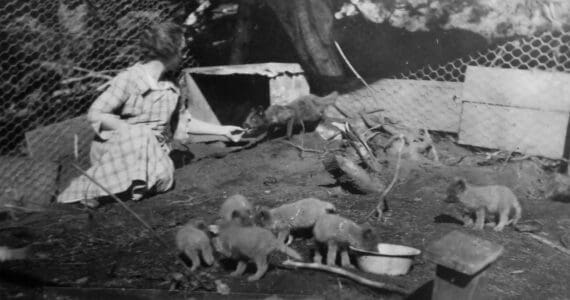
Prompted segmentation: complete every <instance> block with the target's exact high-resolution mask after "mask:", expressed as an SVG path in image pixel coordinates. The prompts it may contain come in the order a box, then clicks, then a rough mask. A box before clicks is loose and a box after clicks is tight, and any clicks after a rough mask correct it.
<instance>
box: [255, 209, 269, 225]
mask: <svg viewBox="0 0 570 300" xmlns="http://www.w3.org/2000/svg"><path fill="white" fill-rule="evenodd" d="M270 221H271V212H270V211H269V208H266V207H260V208H259V209H258V212H257V214H256V215H255V222H256V223H258V224H261V225H265V224H267V223H269V222H270Z"/></svg>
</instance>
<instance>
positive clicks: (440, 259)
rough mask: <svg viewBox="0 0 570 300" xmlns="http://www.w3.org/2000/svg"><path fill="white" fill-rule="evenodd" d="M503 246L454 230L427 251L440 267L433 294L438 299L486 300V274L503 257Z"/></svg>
mask: <svg viewBox="0 0 570 300" xmlns="http://www.w3.org/2000/svg"><path fill="white" fill-rule="evenodd" d="M502 252H503V246H501V245H497V244H495V243H491V242H489V241H486V240H483V239H480V238H477V237H474V236H470V235H467V234H465V233H463V232H460V231H453V232H451V233H449V234H447V235H446V236H444V237H443V238H441V239H439V240H437V241H435V242H433V243H432V244H430V245H429V246H428V247H427V249H426V258H427V259H428V260H430V261H432V262H434V263H436V264H437V268H436V272H435V279H434V285H433V291H432V299H434V300H448V299H449V300H455V299H464V300H474V299H486V298H488V297H487V296H488V295H484V294H485V292H484V291H485V288H484V287H485V285H486V283H485V280H484V279H485V273H486V270H487V268H488V267H489V266H490V265H491V264H492V263H493V262H494V261H495V260H497V258H498V257H499V256H500V255H501V254H502Z"/></svg>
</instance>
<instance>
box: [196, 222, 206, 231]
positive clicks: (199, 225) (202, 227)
mask: <svg viewBox="0 0 570 300" xmlns="http://www.w3.org/2000/svg"><path fill="white" fill-rule="evenodd" d="M196 228H198V229H200V230H207V229H208V226H207V225H206V222H204V221H203V220H199V221H197V222H196Z"/></svg>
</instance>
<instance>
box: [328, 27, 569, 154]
mask: <svg viewBox="0 0 570 300" xmlns="http://www.w3.org/2000/svg"><path fill="white" fill-rule="evenodd" d="M569 46H570V32H569V31H560V32H549V31H547V32H543V33H541V34H538V35H536V36H532V37H525V38H520V39H513V40H511V41H508V42H505V43H503V44H500V45H497V46H495V47H493V48H490V49H487V50H485V51H481V52H477V53H474V54H472V55H469V56H467V57H463V58H459V59H455V60H452V61H450V62H448V63H446V64H443V65H440V66H429V65H428V66H426V67H424V68H422V69H420V70H416V71H413V72H409V73H402V74H399V75H398V76H394V77H393V78H392V79H383V80H379V81H377V82H374V83H371V84H370V87H371V89H370V90H368V89H360V90H357V91H355V92H351V93H349V94H346V95H343V96H341V98H340V100H339V101H338V102H337V107H338V108H339V110H340V111H342V112H343V114H348V115H351V116H358V115H359V114H360V113H363V112H364V113H374V112H377V114H378V115H382V116H386V117H388V118H389V119H391V120H393V121H397V122H399V123H401V124H403V125H405V126H407V127H410V128H418V129H429V130H435V131H443V132H451V133H455V134H457V135H458V142H459V143H460V144H463V145H469V146H476V147H482V148H487V149H495V150H496V149H498V150H503V151H509V152H519V153H522V154H525V155H538V156H542V157H547V158H551V159H566V158H567V157H568V152H567V151H568V150H567V149H566V148H567V146H566V136H567V131H568V130H567V129H568V124H569V123H568V117H569V115H570V114H569V112H570V74H569V73H570V48H569ZM333 116H334V112H333ZM336 116H340V114H339V113H338V112H337V113H336Z"/></svg>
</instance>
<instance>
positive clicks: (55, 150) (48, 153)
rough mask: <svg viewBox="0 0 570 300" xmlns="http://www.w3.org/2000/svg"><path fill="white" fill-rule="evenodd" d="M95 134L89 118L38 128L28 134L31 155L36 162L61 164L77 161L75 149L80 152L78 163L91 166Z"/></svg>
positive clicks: (27, 140) (27, 142)
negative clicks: (92, 144)
mask: <svg viewBox="0 0 570 300" xmlns="http://www.w3.org/2000/svg"><path fill="white" fill-rule="evenodd" d="M94 135H95V132H94V131H93V129H92V128H91V125H90V124H89V122H88V121H87V116H85V115H83V116H79V117H76V118H73V119H69V120H65V121H63V122H59V123H55V124H51V125H48V126H44V127H40V128H36V129H34V130H31V131H28V132H26V135H25V136H26V144H27V147H28V152H29V155H30V156H31V157H32V158H34V159H36V160H43V161H53V162H57V163H61V162H62V161H64V160H68V159H71V160H75V153H74V152H75V147H76V146H77V150H78V153H77V154H78V159H79V161H78V163H79V164H80V165H81V166H82V167H88V166H89V151H90V147H91V141H92V140H93V137H94Z"/></svg>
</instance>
